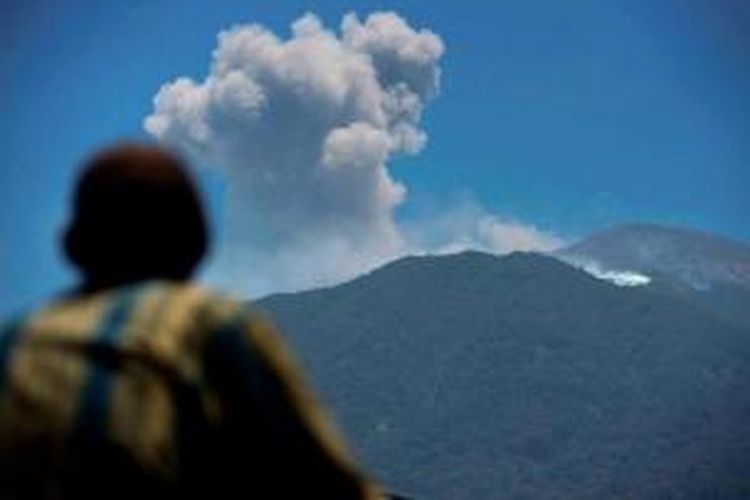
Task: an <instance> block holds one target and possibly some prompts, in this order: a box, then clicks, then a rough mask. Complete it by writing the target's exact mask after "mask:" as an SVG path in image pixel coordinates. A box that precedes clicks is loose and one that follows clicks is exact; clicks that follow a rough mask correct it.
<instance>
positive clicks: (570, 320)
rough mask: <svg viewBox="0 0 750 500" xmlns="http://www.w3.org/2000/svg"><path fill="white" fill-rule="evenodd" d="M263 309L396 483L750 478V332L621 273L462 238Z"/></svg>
mask: <svg viewBox="0 0 750 500" xmlns="http://www.w3.org/2000/svg"><path fill="white" fill-rule="evenodd" d="M259 306H260V307H262V308H264V309H266V310H267V311H269V312H270V313H271V314H272V315H273V316H274V317H275V318H276V320H277V323H278V324H279V326H280V327H281V330H282V331H283V332H285V334H286V335H287V337H288V339H289V341H290V342H291V343H292V345H293V347H294V348H295V350H296V351H297V352H298V353H299V355H300V357H301V359H302V362H303V365H304V366H305V367H306V368H307V369H308V370H309V371H310V373H311V374H312V376H313V380H314V383H315V385H316V387H318V388H319V390H320V392H321V393H322V394H323V397H324V398H325V399H326V400H328V401H329V402H330V403H331V405H332V407H333V409H334V412H335V413H336V415H337V416H338V417H339V419H340V421H341V423H342V425H343V427H344V429H345V431H346V433H347V435H348V436H350V438H351V440H352V443H353V445H354V449H355V450H356V451H357V453H358V454H359V456H360V457H361V459H362V461H363V462H364V463H365V464H366V465H367V466H368V467H369V468H370V469H371V470H372V471H374V472H375V473H376V475H377V476H379V477H380V479H381V480H382V481H383V482H384V484H387V485H388V486H389V488H390V489H393V490H395V491H399V492H401V493H403V494H406V495H414V496H415V497H423V498H436V499H441V498H445V499H449V498H450V499H453V498H496V497H497V495H498V494H499V493H500V492H502V494H503V495H504V496H506V497H507V498H571V499H572V498H581V499H586V498H591V499H594V498H606V497H612V496H617V495H620V496H633V497H637V498H663V497H664V496H681V497H684V498H703V497H705V494H706V492H708V491H711V490H710V488H714V491H715V492H718V493H720V494H721V495H719V497H721V498H742V497H743V495H744V494H745V492H747V491H750V485H749V484H748V483H747V482H746V481H745V480H744V479H743V478H744V476H745V475H744V472H745V471H746V470H749V469H750V459H749V458H748V457H747V454H743V453H742V449H747V448H748V447H750V437H748V436H750V424H748V422H750V418H748V417H750V415H749V414H748V408H750V401H748V399H749V397H748V396H747V394H750V329H745V328H742V327H740V326H738V325H736V324H734V323H731V324H730V323H724V322H722V321H720V319H719V318H718V317H714V316H712V315H711V314H709V313H708V312H706V311H703V310H701V309H700V308H695V307H693V306H692V304H691V303H690V302H689V301H686V300H684V297H681V296H677V295H674V294H665V293H662V292H661V291H660V290H659V289H658V288H656V287H653V286H651V285H649V286H645V287H637V288H623V287H618V286H615V285H613V284H611V283H609V282H607V281H603V280H600V279H597V278H595V277H593V276H591V275H589V274H587V273H585V272H583V271H582V270H580V269H576V268H575V267H572V266H570V265H569V264H567V263H564V262H561V261H559V260H557V259H556V258H555V257H552V256H544V255H538V254H533V253H514V254H511V255H507V256H502V257H498V256H494V255H489V254H483V253H481V252H463V253H460V254H453V255H445V256H424V257H407V258H404V259H399V260H397V261H394V262H392V263H390V264H387V265H386V266H384V267H382V268H379V269H377V270H375V271H373V272H371V273H369V274H367V275H364V276H361V277H359V278H357V279H355V280H353V281H351V282H349V283H346V284H343V285H340V286H337V287H330V288H327V289H323V290H316V291H309V292H303V293H300V294H285V295H275V296H271V297H268V298H266V299H264V300H262V301H260V303H259ZM688 436H690V438H689V439H687V437H688ZM743 447H745V448H743ZM719 480H721V481H723V483H722V484H723V485H722V486H714V485H715V483H716V482H717V481H719Z"/></svg>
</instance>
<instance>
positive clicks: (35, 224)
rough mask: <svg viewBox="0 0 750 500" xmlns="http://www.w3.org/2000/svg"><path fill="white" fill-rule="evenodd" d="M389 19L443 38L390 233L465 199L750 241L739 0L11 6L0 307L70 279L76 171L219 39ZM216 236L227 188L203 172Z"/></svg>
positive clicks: (2, 129) (569, 218) (506, 210)
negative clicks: (437, 80)
mask: <svg viewBox="0 0 750 500" xmlns="http://www.w3.org/2000/svg"><path fill="white" fill-rule="evenodd" d="M378 10H392V11H395V12H397V13H398V14H399V15H400V16H401V17H403V18H404V19H405V20H406V21H407V22H408V23H409V24H411V25H412V26H414V27H417V28H428V29H430V30H432V31H433V32H435V33H436V34H438V35H439V36H440V37H441V38H442V41H443V43H444V44H445V47H446V52H445V55H444V56H443V58H442V59H441V61H440V65H441V67H442V80H441V92H440V95H439V97H437V98H436V99H435V100H434V101H433V102H431V103H430V104H429V106H428V108H427V111H426V115H425V117H424V121H423V123H422V128H423V129H424V130H425V131H426V132H427V134H428V135H429V143H428V145H427V147H426V148H425V149H424V150H423V151H422V152H421V153H419V154H417V155H415V156H410V157H399V158H397V159H396V160H395V161H393V162H392V163H391V165H390V173H391V175H392V176H393V177H394V178H396V179H397V180H399V181H400V182H402V183H403V184H405V185H406V186H407V187H408V189H409V193H410V194H409V198H408V199H407V200H406V201H405V202H404V203H403V204H402V205H400V206H399V207H398V209H397V212H396V217H397V219H398V220H403V221H407V222H408V221H409V220H410V219H411V218H415V217H419V216H422V217H423V216H424V214H425V212H427V213H428V215H429V211H430V207H432V206H434V205H435V204H437V203H439V202H440V201H441V200H445V199H452V198H460V197H465V196H470V197H471V198H473V199H475V200H476V201H477V202H478V203H480V204H481V205H482V206H483V207H484V208H485V209H487V210H488V211H490V212H493V213H500V214H503V215H504V216H506V217H512V218H515V219H518V220H521V221H524V222H526V223H529V224H533V225H534V226H536V227H538V228H541V229H543V230H545V231H549V232H551V233H554V234H556V235H559V236H562V237H564V238H575V237H577V236H581V235H585V234H587V233H589V232H591V231H593V230H596V229H600V228H603V227H606V226H609V225H612V224H616V223H618V222H623V221H632V220H641V221H655V222H663V223H670V224H679V225H687V226H693V227H698V228H702V229H706V230H710V231H714V232H717V233H721V234H725V235H729V236H732V237H735V238H738V239H741V240H745V241H747V240H750V221H749V220H748V215H749V214H750V202H748V201H747V200H749V199H750V187H749V186H750V185H749V183H748V181H750V174H749V173H748V172H749V170H748V160H750V141H748V140H747V137H748V133H750V94H749V93H748V92H747V89H748V88H750V51H748V48H750V31H748V29H747V26H750V6H748V4H746V3H744V2H742V1H741V0H726V1H722V2H715V1H709V0H704V1H698V0H687V1H685V0H683V1H677V0H653V1H652V0H642V1H624V0H623V1H617V0H612V1H608V2H603V1H594V0H591V1H580V2H559V1H556V0H548V1H541V0H540V1H523V0H517V1H498V2H483V1H482V2H479V1H477V2H473V1H468V2H447V1H444V2H436V1H409V2H338V1H328V2H314V3H311V2H293V1H274V2H251V1H221V2H215V1H202V2H184V1H160V2H154V1H129V2H82V1H67V2H63V1H55V2H52V1H44V0H39V1H35V2H21V1H15V2H14V1H12V0H11V1H10V2H6V3H5V4H4V12H3V16H2V18H0V37H2V47H3V48H2V51H1V52H0V75H2V76H0V78H1V80H0V109H2V113H0V165H1V167H0V189H2V210H0V231H2V235H3V236H2V237H3V239H2V245H1V246H0V282H1V283H2V287H1V288H0V314H3V315H4V314H7V313H8V312H10V311H13V310H17V309H18V308H20V307H24V306H27V305H30V304H33V303H35V302H38V301H39V300H41V299H43V298H45V297H48V296H49V295H50V294H52V293H55V292H56V291H58V290H60V289H61V288H62V287H64V286H66V285H67V284H70V283H72V282H73V281H74V275H73V274H72V272H71V271H70V270H69V269H68V268H67V267H66V266H65V263H64V262H63V260H62V259H61V258H60V257H59V255H58V251H57V247H56V244H57V241H56V238H57V234H58V232H59V229H60V228H61V227H62V225H63V224H64V221H65V218H66V216H67V202H68V196H69V190H70V188H71V185H72V183H73V181H74V179H75V174H76V169H77V167H78V165H79V163H80V160H81V159H82V158H83V157H85V156H86V155H87V154H88V153H90V152H91V151H92V150H94V149H96V148H97V147H99V146H101V145H103V144H106V143H108V142H111V141H113V140H116V139H121V138H136V139H147V138H148V135H147V134H146V133H145V132H144V131H143V128H142V121H143V119H144V117H146V116H147V115H148V114H150V113H151V112H152V111H153V104H152V99H153V97H154V95H155V94H156V92H157V91H158V89H159V88H160V86H161V85H162V84H164V83H166V82H168V81H171V80H174V79H175V78H176V77H178V76H182V75H187V76H193V77H194V78H196V79H202V78H203V77H204V76H205V74H206V71H207V67H208V63H209V57H210V54H211V52H212V50H213V49H214V48H215V46H216V35H217V33H218V32H219V31H220V30H222V29H226V28H228V27H230V26H232V25H235V24H240V23H248V22H257V23H261V24H263V25H265V26H266V27H267V28H268V29H270V30H272V31H274V32H276V33H277V34H280V35H283V36H287V35H288V33H289V24H290V23H291V22H292V21H293V20H295V19H296V18H298V17H299V16H301V15H302V14H304V13H305V12H314V13H315V14H316V15H317V16H319V17H320V18H321V19H322V20H323V22H324V23H325V24H326V25H327V26H329V27H334V28H335V27H337V26H338V25H339V23H340V19H341V17H342V15H344V14H345V13H347V12H350V11H355V12H357V13H358V14H359V15H360V16H362V17H364V16H366V15H367V14H368V13H371V12H373V11H378ZM200 179H201V181H202V187H203V189H204V192H205V193H206V197H207V200H208V202H209V205H210V207H211V214H212V219H213V220H214V223H215V224H216V225H217V227H218V228H219V232H221V229H222V228H223V227H224V225H225V223H224V220H223V214H224V213H225V209H224V207H225V205H226V200H225V189H224V185H223V183H222V181H221V179H219V178H218V176H217V175H216V174H215V173H210V172H209V173H203V174H201V175H200Z"/></svg>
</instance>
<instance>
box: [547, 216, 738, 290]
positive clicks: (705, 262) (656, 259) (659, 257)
mask: <svg viewBox="0 0 750 500" xmlns="http://www.w3.org/2000/svg"><path fill="white" fill-rule="evenodd" d="M557 255H558V256H560V257H563V258H564V259H566V260H570V261H583V262H585V261H594V262H596V263H598V264H600V265H601V266H603V267H605V268H607V269H617V270H631V271H638V272H642V273H646V274H653V275H657V276H661V277H666V278H669V279H671V280H673V281H675V282H680V283H682V284H684V285H689V286H691V287H692V288H696V289H707V288H710V287H712V286H714V285H734V286H743V287H746V288H749V289H750V245H747V244H743V243H740V242H737V241H733V240H730V239H728V238H724V237H721V236H717V235H714V234H710V233H705V232H702V231H697V230H694V229H686V228H679V227H668V226H661V225H657V224H625V225H621V226H616V227H613V228H611V229H608V230H605V231H601V232H598V233H595V234H593V235H591V236H589V237H588V238H585V239H584V240H583V241H580V242H578V243H575V244H573V245H571V246H569V247H567V248H565V249H563V250H562V251H560V252H558V253H557Z"/></svg>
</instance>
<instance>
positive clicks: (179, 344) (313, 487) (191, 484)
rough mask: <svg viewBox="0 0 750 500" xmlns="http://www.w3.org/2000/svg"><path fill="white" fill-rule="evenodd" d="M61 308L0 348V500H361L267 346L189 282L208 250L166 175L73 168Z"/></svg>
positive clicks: (186, 185)
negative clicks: (76, 173)
mask: <svg viewBox="0 0 750 500" xmlns="http://www.w3.org/2000/svg"><path fill="white" fill-rule="evenodd" d="M73 208H74V210H73V218H72V222H71V223H70V226H69V228H68V230H67V232H66V233H65V237H64V248H65V252H66V254H67V255H68V257H69V258H70V260H71V261H72V262H73V264H74V265H75V266H76V267H77V268H78V269H79V270H80V272H81V275H82V284H81V286H80V288H79V289H78V290H77V291H76V292H75V293H73V294H70V295H68V296H65V297H63V298H60V299H58V300H56V301H54V302H53V303H51V304H49V305H48V306H46V307H44V308H42V309H41V310H39V311H36V312H34V313H32V314H29V315H27V316H24V317H21V318H18V319H17V320H16V321H14V322H11V323H9V324H7V325H6V326H5V327H4V328H3V332H2V334H0V498H2V499H66V500H67V499H89V498H91V499H93V498H96V499H102V500H106V499H120V498H122V499H128V500H134V499H138V500H141V499H150V498H154V499H178V498H179V499H184V498H217V499H218V498H284V499H286V498H326V499H327V498H342V499H343V498H374V497H376V496H377V493H376V489H375V488H374V486H373V485H372V484H370V483H369V482H368V481H367V480H366V479H365V478H364V477H363V476H362V475H360V473H359V472H358V470H357V467H356V466H355V464H354V462H353V461H352V459H351V458H350V455H349V454H348V453H347V451H346V450H345V448H344V446H343V442H342V440H341V439H340V437H339V436H338V434H337V432H336V430H335V429H334V427H333V426H332V425H331V423H330V420H329V418H328V416H327V415H326V413H325V411H324V409H323V408H322V407H321V406H320V405H319V404H318V403H317V401H316V400H315V397H314V395H313V393H312V392H311V391H310V390H309V388H308V387H307V384H306V383H305V381H304V380H303V378H302V376H301V374H300V372H299V370H298V369H297V367H296V365H295V364H294V362H293V360H292V358H291V357H290V355H289V353H288V351H287V350H286V349H285V348H284V346H283V345H282V343H281V341H280V339H279V336H278V335H277V333H276V332H275V331H274V330H273V328H272V327H271V326H270V324H269V323H267V322H266V321H265V320H264V319H263V318H262V317H261V316H260V315H259V314H258V313H257V312H254V311H251V310H250V309H249V308H247V307H242V306H241V305H240V304H238V303H236V302H234V301H231V300H229V299H227V298H225V297H222V296H220V295H216V294H213V293H211V292H208V291H207V290H204V289H202V288H200V287H198V286H195V285H193V284H190V283H189V282H188V280H189V278H190V276H191V274H192V273H193V270H194V269H195V267H196V265H197V264H198V263H199V262H200V260H201V258H202V257H203V256H204V254H205V253H206V250H207V248H208V232H207V227H206V222H205V218H204V215H203V211H202V208H201V204H200V202H199V198H198V195H197V193H196V190H195V188H194V187H193V184H192V182H191V180H190V178H189V177H188V175H187V173H186V170H185V168H184V167H183V165H182V163H181V162H180V160H178V159H177V158H176V157H174V156H172V155H170V154H167V153H165V152H163V151H161V150H159V149H156V148H152V147H146V146H135V145H130V146H120V147H115V148H113V149H109V150H107V151H104V152H102V153H100V154H98V155H96V156H95V157H93V159H91V160H90V162H89V163H88V164H87V165H86V166H85V169H84V171H83V175H82V177H81V179H80V182H79V184H78V189H77V191H76V194H75V198H74V207H73Z"/></svg>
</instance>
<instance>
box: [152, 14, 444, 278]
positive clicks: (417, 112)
mask: <svg viewBox="0 0 750 500" xmlns="http://www.w3.org/2000/svg"><path fill="white" fill-rule="evenodd" d="M443 50H444V47H443V42H442V40H441V39H440V37H439V36H437V35H436V34H434V33H432V32H430V31H428V30H424V29H422V30H416V29H414V28H412V27H411V26H409V25H408V24H407V23H406V21H404V20H403V19H402V18H401V17H399V16H398V15H397V14H395V13H391V12H381V13H375V14H372V15H370V16H368V17H367V18H366V19H365V20H364V21H360V20H359V19H358V18H357V16H356V15H354V14H349V15H347V16H345V17H344V19H343V21H342V23H341V29H340V33H338V34H337V33H334V32H333V31H331V30H328V29H326V28H325V27H324V26H323V25H322V23H321V21H320V19H318V18H317V17H316V16H314V15H312V14H306V15H304V16H303V17H301V18H300V19H298V20H297V21H295V22H294V23H293V24H292V32H291V36H290V37H289V39H286V40H283V39H281V38H279V37H278V36H277V35H275V34H274V33H272V32H271V31H269V30H268V29H266V28H264V27H263V26H261V25H259V24H250V25H239V26H235V27H233V28H231V29H229V30H227V31H223V32H221V33H220V34H219V36H218V46H217V48H216V50H215V51H214V53H213V60H212V63H211V66H210V71H209V73H208V75H207V76H206V77H205V78H204V79H203V80H202V81H194V80H192V79H190V78H185V77H181V78H177V79H176V80H174V81H173V82H170V83H167V84H165V85H163V86H162V87H161V89H160V90H159V92H158V93H157V94H156V97H155V98H154V111H153V113H152V114H151V115H149V116H148V117H146V119H145V120H144V127H145V129H146V130H147V131H148V132H149V133H150V134H152V135H153V136H155V137H156V138H157V139H158V140H159V141H161V142H163V143H165V144H167V145H169V146H171V147H174V148H176V149H178V150H181V151H184V152H186V153H188V155H189V156H191V157H193V158H198V160H199V163H201V164H204V165H213V166H216V167H219V168H220V169H222V170H223V171H224V172H225V174H226V176H227V178H228V182H229V185H230V190H231V191H232V193H231V195H230V197H231V200H230V204H231V208H230V213H231V218H232V220H231V221H230V227H231V233H232V234H231V236H230V237H229V240H230V241H233V242H235V243H237V242H241V243H242V244H243V245H242V246H245V247H246V248H253V249H254V250H253V251H254V252H255V254H256V255H255V257H257V258H260V259H261V262H258V261H256V262H255V264H256V266H257V265H259V264H262V265H268V266H270V267H274V266H276V265H277V264H279V265H280V264H281V262H282V261H287V260H288V259H287V258H286V257H281V256H288V255H295V254H297V255H301V256H305V255H311V254H316V255H323V254H325V252H323V251H322V250H324V249H326V250H330V249H331V248H335V249H336V251H335V252H333V253H334V254H335V255H336V259H337V260H336V261H335V264H336V265H335V266H332V265H331V264H332V263H330V262H329V263H327V264H326V265H323V266H313V267H312V268H311V269H310V270H308V272H306V273H303V274H304V275H306V276H308V278H307V279H301V282H299V283H295V284H291V285H290V286H291V287H292V288H295V287H296V288H299V287H304V286H309V285H313V284H321V283H323V284H325V282H326V281H331V280H337V279H341V278H342V277H346V275H350V274H352V273H353V272H354V270H355V269H357V270H360V271H361V269H362V267H363V266H364V267H368V265H369V266H371V265H375V264H377V263H380V262H383V261H385V260H388V259H390V258H393V257H395V256H398V255H400V254H402V253H403V252H404V251H406V245H405V242H404V241H403V238H402V236H401V234H400V232H399V230H398V228H397V227H396V225H395V223H394V220H393V211H394V209H395V208H396V207H397V206H398V205H399V204H400V203H401V202H402V201H403V200H404V198H405V196H406V188H405V187H404V186H403V185H402V184H400V183H398V182H397V181H395V180H394V179H393V178H392V177H391V175H390V174H389V171H388V168H387V164H388V162H389V161H390V160H391V159H392V158H393V157H394V156H396V155H398V154H416V153H418V152H419V151H420V150H421V149H422V148H423V147H424V145H425V143H426V141H427V135H426V134H425V132H424V131H423V130H422V129H421V128H420V121H421V117H422V112H423V109H424V107H425V105H426V104H427V103H428V102H429V100H430V99H432V98H433V97H434V96H436V95H437V93H438V89H439V80H440V68H439V66H438V63H439V61H440V58H441V56H442V54H443ZM266 259H271V261H267V260H266ZM274 259H276V261H274ZM315 267H319V268H320V270H319V271H315ZM331 267H334V268H335V271H336V272H334V273H333V276H329V277H327V276H326V275H330V268H331ZM326 269H328V271H326ZM347 270H351V271H352V272H348V271H347ZM329 278H330V279H329Z"/></svg>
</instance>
